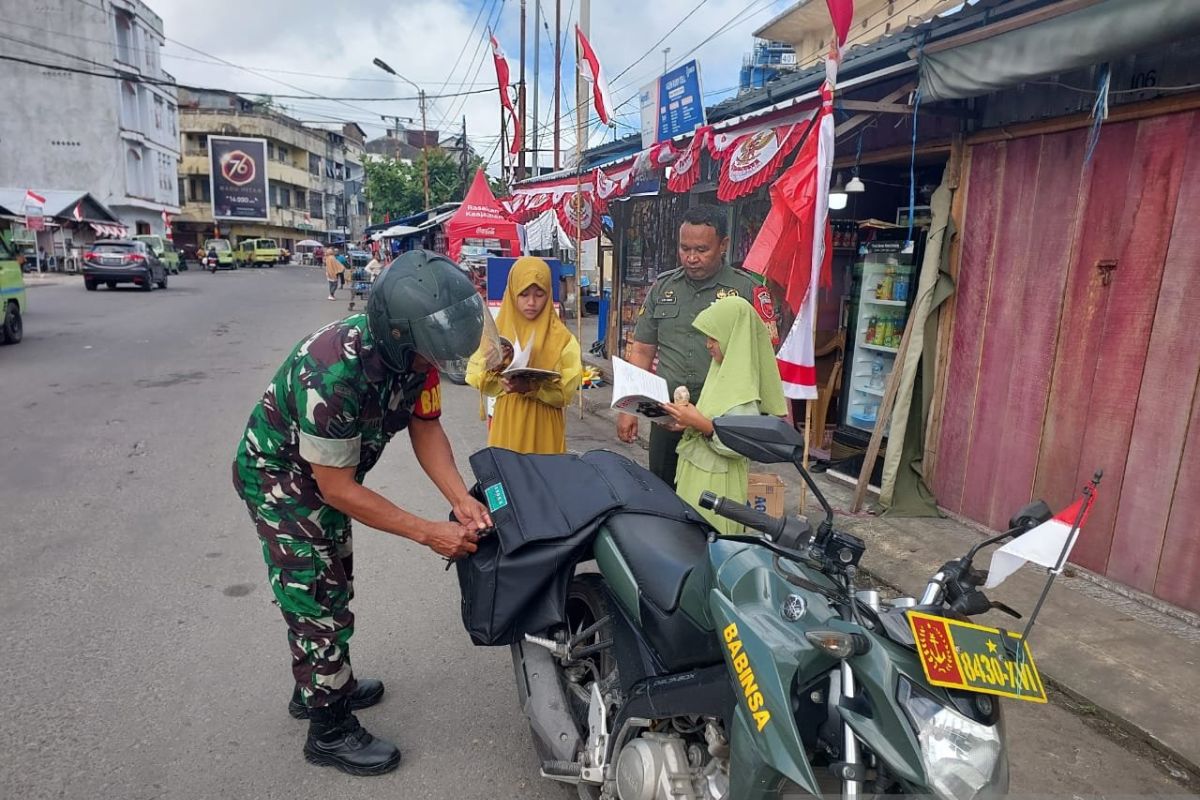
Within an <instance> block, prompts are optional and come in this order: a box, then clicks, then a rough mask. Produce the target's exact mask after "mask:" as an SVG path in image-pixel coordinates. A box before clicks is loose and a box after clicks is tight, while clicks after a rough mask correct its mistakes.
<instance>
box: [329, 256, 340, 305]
mask: <svg viewBox="0 0 1200 800" xmlns="http://www.w3.org/2000/svg"><path fill="white" fill-rule="evenodd" d="M341 274H342V263H341V262H340V261H338V260H337V256H335V255H334V254H333V248H332V247H326V248H325V279H326V280H327V281H329V299H330V300H336V299H337V298H336V297H334V296H333V293H334V292H336V291H337V288H338V278H339V277H340V276H341Z"/></svg>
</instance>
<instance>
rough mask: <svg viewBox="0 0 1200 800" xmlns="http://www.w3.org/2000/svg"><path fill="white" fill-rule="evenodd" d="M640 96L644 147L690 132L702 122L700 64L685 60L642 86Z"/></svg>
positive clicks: (702, 106) (702, 102)
mask: <svg viewBox="0 0 1200 800" xmlns="http://www.w3.org/2000/svg"><path fill="white" fill-rule="evenodd" d="M639 99H640V100H641V108H642V146H643V147H649V146H650V145H652V144H657V143H658V142H665V141H667V140H668V139H674V138H675V137H676V136H680V135H682V134H685V133H691V132H692V131H694V130H696V128H699V127H700V126H701V125H703V124H704V122H705V116H704V92H703V89H702V87H701V83H700V64H699V63H697V62H696V61H695V60H693V61H688V62H687V63H685V64H680V65H679V66H678V67H676V68H675V69H673V70H671V71H670V72H668V73H666V74H665V75H660V76H659V77H658V79H657V80H655V81H654V82H653V83H651V84H648V85H647V86H645V87H643V88H642V90H641V92H640V94H639Z"/></svg>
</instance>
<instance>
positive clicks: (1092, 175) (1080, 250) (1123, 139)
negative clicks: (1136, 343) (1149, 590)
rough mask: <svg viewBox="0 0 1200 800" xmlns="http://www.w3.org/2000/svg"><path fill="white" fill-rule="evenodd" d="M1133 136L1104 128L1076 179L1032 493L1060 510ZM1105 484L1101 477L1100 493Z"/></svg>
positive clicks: (1121, 218) (1078, 437)
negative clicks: (1076, 234) (1074, 219)
mask: <svg viewBox="0 0 1200 800" xmlns="http://www.w3.org/2000/svg"><path fill="white" fill-rule="evenodd" d="M1136 141H1137V125H1136V124H1135V123H1126V124H1123V125H1114V126H1105V128H1104V132H1103V135H1102V136H1101V137H1100V143H1099V145H1098V146H1097V148H1096V151H1095V153H1094V154H1093V156H1092V162H1091V164H1090V165H1089V168H1088V170H1087V171H1086V172H1085V174H1084V179H1083V181H1082V183H1081V188H1080V191H1081V194H1083V195H1084V196H1085V197H1086V202H1085V206H1084V208H1083V210H1082V213H1081V216H1080V224H1079V230H1080V233H1081V235H1080V239H1079V242H1078V244H1077V246H1076V248H1075V256H1074V258H1073V261H1072V264H1071V265H1070V267H1069V270H1068V274H1067V284H1066V292H1065V293H1066V297H1065V298H1064V302H1063V305H1062V318H1061V321H1060V324H1059V336H1058V352H1057V354H1056V356H1055V361H1054V370H1053V378H1052V380H1051V384H1050V399H1049V402H1048V404H1047V407H1046V417H1045V423H1044V425H1043V430H1042V444H1041V455H1040V457H1039V459H1038V467H1037V473H1036V477H1035V479H1034V495H1035V496H1036V497H1040V498H1042V499H1044V500H1046V502H1048V503H1049V504H1050V507H1051V508H1056V509H1057V508H1063V507H1065V506H1066V505H1067V504H1068V503H1070V502H1071V500H1073V499H1074V498H1075V496H1076V495H1077V493H1078V490H1079V487H1080V486H1081V484H1080V482H1079V480H1080V473H1081V471H1082V470H1083V467H1081V465H1080V450H1081V444H1080V443H1081V442H1082V441H1083V436H1084V432H1085V431H1086V428H1087V417H1088V413H1089V412H1088V409H1089V407H1090V405H1091V400H1092V391H1093V388H1094V386H1095V377H1096V361H1097V359H1098V358H1099V349H1100V346H1101V344H1100V342H1101V338H1102V336H1103V332H1104V314H1105V308H1106V305H1107V302H1108V298H1109V296H1110V295H1109V293H1108V292H1107V291H1106V290H1104V289H1103V288H1102V287H1101V284H1100V280H1099V275H1098V273H1097V272H1096V266H1095V265H1096V261H1098V260H1099V259H1101V258H1111V257H1115V255H1116V253H1118V252H1119V251H1120V248H1121V246H1122V243H1123V242H1124V241H1125V239H1126V238H1128V236H1129V227H1130V224H1131V219H1132V214H1129V213H1126V206H1127V204H1129V203H1130V202H1131V200H1130V196H1129V192H1128V191H1127V184H1128V182H1129V165H1130V162H1129V158H1128V153H1130V152H1132V150H1133V148H1134V145H1135V143H1136ZM1096 466H1098V465H1095V464H1092V465H1090V468H1093V469H1094V468H1095V467H1096ZM1089 476H1090V473H1089ZM1108 489H1109V486H1108V481H1107V479H1106V480H1105V483H1104V485H1103V487H1102V489H1101V491H1102V492H1107V491H1108ZM1083 544H1084V543H1083V541H1080V543H1079V545H1078V546H1077V547H1076V551H1075V552H1076V556H1078V554H1079V553H1080V552H1082V545H1083ZM1079 563H1084V562H1082V561H1081V562H1079ZM1092 563H1094V562H1088V564H1089V565H1090V564H1092Z"/></svg>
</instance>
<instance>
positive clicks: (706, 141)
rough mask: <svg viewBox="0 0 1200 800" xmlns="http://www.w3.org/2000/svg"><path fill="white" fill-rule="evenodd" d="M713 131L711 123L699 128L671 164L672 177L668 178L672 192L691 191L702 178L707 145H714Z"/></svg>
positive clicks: (668, 185)
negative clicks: (701, 170)
mask: <svg viewBox="0 0 1200 800" xmlns="http://www.w3.org/2000/svg"><path fill="white" fill-rule="evenodd" d="M712 133H713V129H712V126H711V125H705V126H704V127H702V128H697V129H696V135H695V136H693V137H692V141H691V142H690V143H689V144H688V146H687V147H685V148H684V149H683V151H682V152H681V153H680V154H679V157H678V158H677V159H675V163H674V164H673V165H671V177H670V178H669V179H668V180H667V188H668V189H670V190H671V191H672V192H675V193H676V194H683V193H685V192H690V191H691V190H692V187H693V186H695V185H696V181H698V180H700V161H701V157H702V156H703V155H704V148H705V147H708V148H711V147H712V145H711V142H712Z"/></svg>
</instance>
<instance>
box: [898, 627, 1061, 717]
mask: <svg viewBox="0 0 1200 800" xmlns="http://www.w3.org/2000/svg"><path fill="white" fill-rule="evenodd" d="M908 624H909V626H910V627H911V628H912V632H913V639H914V641H915V642H916V645H917V655H918V657H919V658H920V659H921V667H922V668H923V669H924V670H925V678H926V679H927V680H928V681H929V682H930V683H931V684H933V685H934V686H945V687H947V688H950V689H965V690H967V691H969V692H982V693H984V694H995V695H999V696H1001V697H1011V698H1013V699H1014V700H1029V701H1031V702H1034V703H1044V702H1046V687H1045V686H1044V685H1043V684H1042V676H1041V675H1039V674H1038V671H1037V666H1036V665H1035V664H1034V663H1033V655H1032V654H1030V652H1029V644H1028V643H1027V642H1024V641H1022V640H1021V637H1020V636H1019V635H1018V634H1016V633H1012V632H1010V631H1002V630H1000V629H999V628H988V627H985V626H983V625H975V624H973V623H970V622H959V621H958V620H955V619H946V618H945V617H938V616H934V615H933V614H923V613H921V612H919V611H909V612H908Z"/></svg>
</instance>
